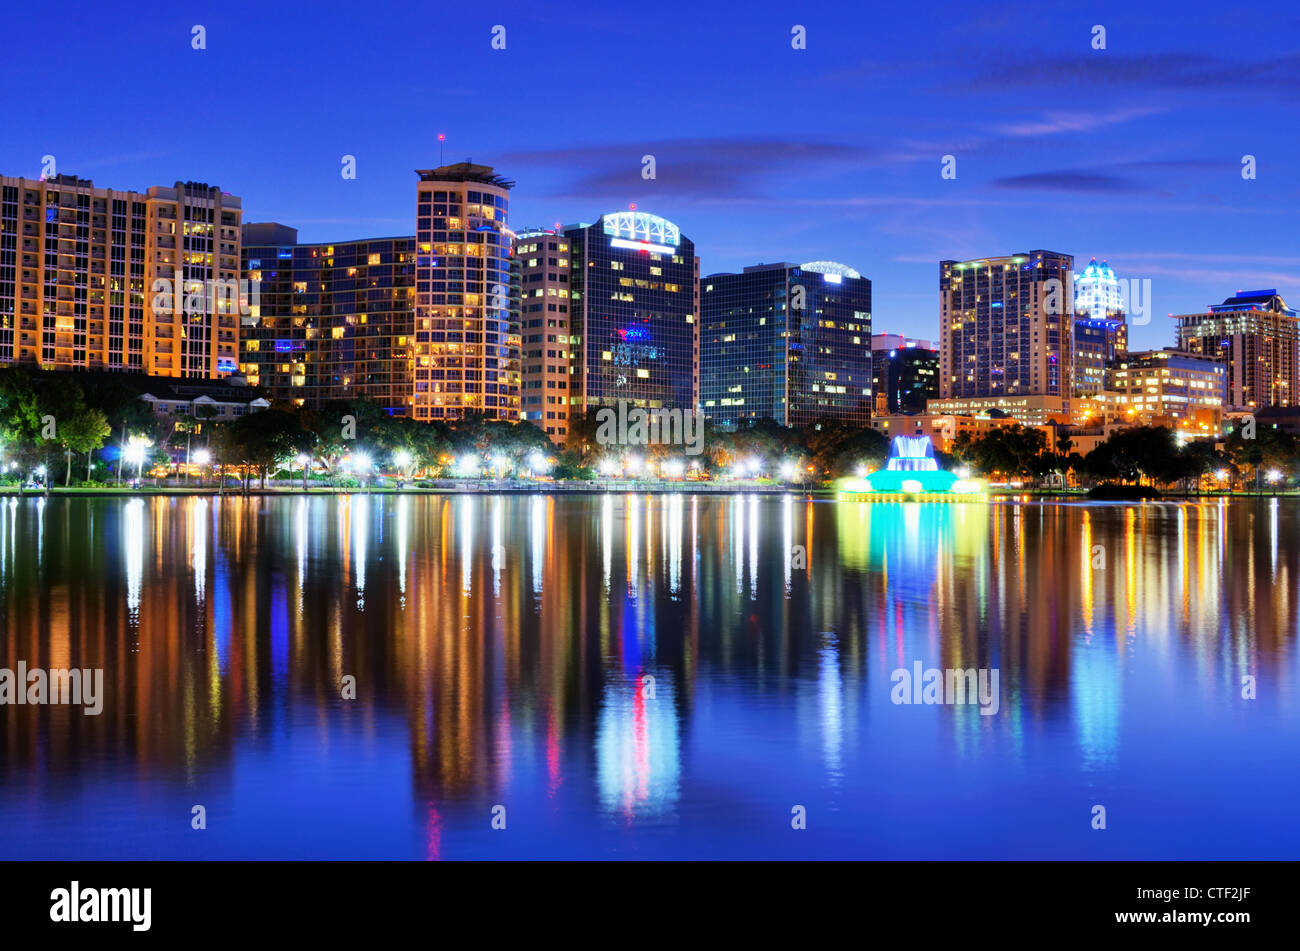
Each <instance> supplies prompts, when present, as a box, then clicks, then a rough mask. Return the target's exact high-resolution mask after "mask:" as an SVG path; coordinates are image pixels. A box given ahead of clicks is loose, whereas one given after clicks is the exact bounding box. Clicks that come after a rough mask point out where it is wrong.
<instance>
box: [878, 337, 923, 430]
mask: <svg viewBox="0 0 1300 951" xmlns="http://www.w3.org/2000/svg"><path fill="white" fill-rule="evenodd" d="M871 391H872V393H873V394H874V395H875V412H876V413H878V414H880V415H891V414H895V413H924V412H925V408H926V403H927V402H928V401H929V400H932V399H936V398H937V397H938V396H939V351H938V349H937V348H936V347H935V346H934V345H933V344H932V343H931V342H930V341H928V340H916V339H913V338H908V337H903V336H901V335H899V334H872V336H871Z"/></svg>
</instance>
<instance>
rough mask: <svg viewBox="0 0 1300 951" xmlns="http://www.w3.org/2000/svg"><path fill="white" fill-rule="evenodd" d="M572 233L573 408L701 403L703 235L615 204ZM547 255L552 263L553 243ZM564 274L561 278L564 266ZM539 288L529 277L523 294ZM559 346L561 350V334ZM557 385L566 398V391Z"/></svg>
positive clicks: (691, 406)
mask: <svg viewBox="0 0 1300 951" xmlns="http://www.w3.org/2000/svg"><path fill="white" fill-rule="evenodd" d="M563 233H564V237H565V239H566V240H567V241H568V244H569V249H570V256H569V260H570V264H569V278H570V284H569V288H570V300H569V327H568V331H569V336H570V338H571V339H572V340H573V342H572V343H571V346H572V347H573V348H574V351H575V355H574V357H573V362H572V366H573V371H574V372H573V373H572V374H571V375H570V379H569V381H568V390H567V393H568V399H569V409H570V413H571V415H574V416H577V417H580V416H582V415H583V414H585V413H586V412H587V410H594V409H598V408H600V407H602V406H609V407H613V406H616V405H617V404H618V403H620V402H626V403H627V404H628V405H629V406H630V407H642V408H645V409H669V410H671V409H681V410H691V411H694V410H696V409H698V407H699V399H700V395H699V394H700V375H699V374H700V337H699V323H698V322H697V321H698V319H699V313H700V293H699V274H700V269H699V261H698V259H697V258H696V257H695V245H694V243H693V242H692V241H691V240H690V239H689V238H687V237H686V236H685V235H683V234H682V233H681V229H679V228H678V227H677V225H675V224H673V223H672V222H671V221H668V220H667V219H666V218H661V217H659V216H658V215H651V214H646V213H645V212H639V211H617V212H611V213H610V214H607V215H602V216H601V217H600V218H599V219H598V220H597V221H596V222H595V223H593V224H576V225H568V226H566V227H565V228H564V229H563ZM532 240H533V239H531V238H530V239H529V242H530V243H531V242H532ZM539 240H540V239H539ZM557 243H558V242H557ZM548 244H549V242H548ZM537 253H540V249H539V252H537ZM546 256H547V259H548V264H547V265H546V267H548V268H549V266H550V265H549V258H550V250H549V248H548V249H547V254H546ZM558 259H559V258H558V250H557V261H558ZM538 266H539V267H540V266H541V265H540V264H539V265H538ZM555 273H556V274H557V278H558V274H559V271H558V265H557V271H556V272H555ZM535 289H536V284H535V283H534V284H525V285H523V292H524V293H529V292H530V291H535ZM557 290H558V285H557ZM546 299H548V300H549V298H546ZM556 299H557V301H558V295H557V298H556ZM528 301H529V303H535V302H536V297H535V296H530V297H529V298H528ZM538 313H540V312H538ZM547 313H549V311H547ZM557 313H558V311H557ZM523 316H525V317H528V316H529V315H528V314H525V315H523ZM556 330H557V334H556V336H557V337H558V336H559V334H558V330H559V328H558V327H557V328H556ZM543 342H544V341H543ZM533 347H534V349H536V345H535V344H534V345H533ZM544 349H547V350H549V349H552V348H551V347H545V348H544ZM554 349H555V350H556V352H557V354H558V352H559V350H560V347H559V344H558V341H557V343H556V346H555V347H554ZM548 359H549V358H548ZM555 359H556V360H559V359H560V358H559V357H558V356H557V357H556V358H555ZM536 362H537V361H536V360H534V361H533V363H534V366H535V365H536ZM532 380H533V381H534V382H535V380H536V377H535V376H534V377H532ZM554 392H555V394H556V396H557V397H558V396H559V395H560V394H561V393H562V392H565V391H562V390H559V389H556V390H554ZM557 406H558V404H557Z"/></svg>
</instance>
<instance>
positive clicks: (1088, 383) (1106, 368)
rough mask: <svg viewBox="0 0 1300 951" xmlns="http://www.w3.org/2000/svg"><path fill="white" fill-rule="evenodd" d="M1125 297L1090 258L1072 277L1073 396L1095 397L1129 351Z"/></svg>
mask: <svg viewBox="0 0 1300 951" xmlns="http://www.w3.org/2000/svg"><path fill="white" fill-rule="evenodd" d="M1124 316H1125V315H1124V295H1123V293H1122V292H1121V289H1120V282H1119V281H1118V280H1116V279H1115V272H1114V271H1112V270H1111V269H1110V265H1108V264H1107V263H1106V262H1105V261H1103V262H1102V263H1101V264H1098V263H1097V259H1096V258H1093V259H1092V260H1091V261H1089V262H1088V266H1087V267H1086V268H1084V269H1083V272H1082V273H1080V274H1076V275H1075V276H1074V392H1073V395H1074V396H1076V397H1095V396H1096V395H1097V394H1099V393H1100V392H1101V391H1102V390H1104V389H1105V388H1106V385H1107V374H1108V373H1110V372H1111V371H1112V370H1113V369H1114V368H1115V366H1116V363H1117V361H1118V360H1119V358H1120V357H1122V356H1123V355H1124V354H1125V353H1126V352H1127V351H1128V324H1127V323H1125V320H1124Z"/></svg>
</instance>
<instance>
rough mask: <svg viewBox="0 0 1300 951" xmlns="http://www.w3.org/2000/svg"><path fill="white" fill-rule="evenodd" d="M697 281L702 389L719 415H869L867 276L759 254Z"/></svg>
mask: <svg viewBox="0 0 1300 951" xmlns="http://www.w3.org/2000/svg"><path fill="white" fill-rule="evenodd" d="M701 283H702V292H701V295H700V299H701V307H702V309H703V314H704V318H703V329H702V331H701V358H700V362H701V373H700V375H701V391H702V399H703V403H704V413H705V416H707V417H708V418H709V419H711V420H712V421H713V422H714V423H715V424H716V425H718V426H720V427H722V428H726V429H733V428H735V427H737V426H739V425H741V424H742V423H743V422H744V421H746V420H755V419H763V418H770V419H774V420H776V421H777V422H779V423H781V424H782V425H785V426H806V425H809V424H811V423H813V422H815V421H816V420H818V419H822V418H830V419H841V420H846V421H848V422H852V423H856V424H858V425H863V426H865V425H866V424H867V423H868V422H869V421H870V419H871V372H872V354H871V281H870V280H868V279H867V278H865V277H863V276H862V275H861V274H859V273H858V272H857V271H856V270H854V269H853V268H851V267H847V266H846V265H843V264H838V263H836V262H833V261H813V262H810V263H808V264H789V263H779V264H757V265H753V266H751V267H747V268H745V269H744V270H743V271H742V272H741V273H739V274H728V273H723V274H710V275H709V276H708V277H706V278H705V279H704V280H703V281H702V282H701Z"/></svg>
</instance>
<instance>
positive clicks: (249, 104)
mask: <svg viewBox="0 0 1300 951" xmlns="http://www.w3.org/2000/svg"><path fill="white" fill-rule="evenodd" d="M722 7H724V5H721V4H719V5H710V4H701V3H677V2H657V3H653V4H642V3H625V4H617V5H614V4H608V3H591V4H582V3H563V4H543V3H530V4H515V3H497V4H488V3H481V4H437V3H427V2H426V3H346V4H341V3H299V2H276V3H257V4H244V3H186V4H176V3H156V4H141V5H140V11H139V12H138V13H137V14H135V15H133V16H129V17H128V16H122V15H120V14H117V13H114V12H112V11H109V10H105V9H103V8H102V7H101V5H100V4H99V3H94V2H76V3H64V4H59V5H58V6H57V8H52V11H53V10H56V11H57V12H46V13H39V12H37V8H33V14H32V16H31V18H30V19H29V20H27V22H26V25H25V27H24V29H25V33H26V38H25V39H23V40H21V41H18V42H14V43H13V44H11V46H10V49H9V55H8V56H6V57H5V58H4V60H3V65H0V117H2V118H0V172H3V173H4V174H8V175H23V176H26V177H29V178H37V177H39V175H40V171H41V161H42V156H43V155H46V154H49V155H53V156H55V159H56V161H57V169H58V171H59V172H62V173H69V174H76V175H80V176H82V177H87V178H92V179H94V181H95V182H96V184H97V185H101V186H107V187H113V188H122V189H127V188H134V189H144V188H146V187H148V186H150V185H163V184H165V185H170V184H171V183H173V182H175V181H176V180H178V179H180V180H186V179H193V180H198V181H207V182H209V183H212V184H216V185H219V186H221V187H222V188H223V189H224V190H226V191H228V192H232V193H234V194H237V195H240V196H241V197H242V198H243V207H244V220H245V221H246V222H247V221H271V220H274V221H279V222H282V223H284V224H288V225H293V226H296V227H298V228H299V231H300V238H301V239H302V240H305V241H317V240H344V239H353V238H360V237H368V236H381V235H400V234H413V233H414V230H415V223H414V203H415V182H416V176H415V174H414V171H413V170H414V169H416V168H430V167H433V166H436V165H437V164H439V152H438V141H437V136H438V134H439V133H444V134H445V135H446V147H445V148H446V151H445V159H446V161H447V162H453V161H460V160H463V159H465V158H471V159H472V160H473V161H475V162H479V163H483V164H489V165H493V166H495V167H496V168H497V169H498V170H499V171H500V172H501V173H502V174H504V175H507V176H508V177H510V178H513V179H514V180H515V181H516V182H517V183H518V184H517V187H516V189H515V191H514V194H513V198H512V202H511V211H510V220H511V225H512V226H513V227H515V228H521V227H524V226H528V225H546V226H550V225H553V224H554V223H555V222H557V221H561V222H566V223H568V222H573V221H579V220H581V221H591V220H594V219H595V218H596V217H598V216H599V215H600V214H602V213H604V212H608V211H613V210H618V209H623V208H626V207H627V206H628V204H629V203H630V202H636V203H637V206H638V208H639V209H640V210H643V211H649V212H653V213H656V214H660V215H663V216H664V217H666V218H669V219H671V220H673V221H674V222H676V223H677V224H679V225H680V226H681V229H682V231H683V233H684V234H686V235H687V236H688V237H690V238H692V239H693V240H694V241H695V244H696V249H697V253H698V254H699V255H700V258H701V273H702V274H706V275H707V274H709V273H713V272H716V271H722V270H733V269H739V268H741V267H743V266H744V265H747V264H754V263H758V262H760V261H780V260H787V261H794V262H801V261H808V260H813V259H833V260H839V261H843V262H844V263H846V264H849V265H851V266H853V267H855V268H857V269H858V270H860V271H862V272H863V274H865V275H866V276H867V277H869V278H871V280H872V282H873V296H874V301H873V314H874V329H875V330H876V331H877V332H901V333H907V334H913V335H916V336H922V337H930V338H933V337H934V336H935V335H936V334H937V330H938V261H939V260H941V259H943V258H954V259H959V260H960V259H965V258H972V257H978V256H986V255H992V254H999V253H1010V252H1016V251H1028V250H1033V249H1036V248H1046V249H1050V250H1056V251H1064V252H1068V253H1072V254H1074V255H1075V258H1076V268H1077V269H1081V268H1082V267H1083V266H1084V265H1085V264H1086V263H1087V261H1088V259H1089V257H1091V256H1094V255H1095V256H1096V257H1097V258H1098V259H1099V260H1100V259H1103V258H1104V259H1107V260H1109V261H1110V263H1111V265H1112V266H1113V267H1114V268H1115V270H1116V273H1117V274H1118V276H1120V277H1122V278H1139V279H1142V278H1149V279H1150V280H1151V282H1152V285H1151V286H1152V295H1153V305H1154V310H1155V312H1156V314H1157V315H1158V316H1156V317H1155V318H1154V319H1153V320H1152V321H1151V323H1150V324H1149V325H1147V326H1141V327H1135V328H1134V329H1133V331H1132V341H1131V343H1132V346H1133V347H1134V348H1135V349H1136V348H1142V347H1159V346H1165V345H1168V344H1170V343H1172V342H1173V341H1172V324H1171V322H1170V321H1169V320H1167V318H1166V317H1165V316H1164V315H1166V314H1169V313H1183V312H1188V311H1195V310H1199V309H1202V308H1203V307H1204V306H1205V305H1206V304H1208V303H1211V302H1217V301H1220V300H1222V299H1223V298H1224V297H1226V296H1228V295H1229V294H1231V293H1232V292H1234V291H1236V290H1237V289H1252V288H1263V287H1276V288H1277V289H1278V290H1279V291H1280V292H1281V293H1282V295H1283V296H1285V297H1287V298H1288V299H1289V302H1290V303H1291V304H1292V305H1293V306H1294V305H1295V304H1296V302H1297V300H1300V246H1298V242H1297V238H1296V232H1297V225H1296V217H1295V211H1296V207H1297V198H1300V172H1298V171H1297V167H1296V165H1297V163H1296V156H1297V154H1300V132H1298V131H1297V129H1298V125H1297V111H1298V110H1297V102H1300V52H1297V50H1298V49H1300V46H1298V44H1297V41H1298V40H1300V13H1297V12H1295V10H1294V8H1291V7H1289V6H1288V5H1283V4H1281V3H1277V4H1262V5H1257V4H1251V5H1249V6H1245V7H1243V6H1232V5H1226V4H1217V3H1216V4H1210V3H1185V2H1184V3H1167V4H1154V3H1142V4H1133V3H1094V4H1087V5H1082V4H1060V5H1055V4H1050V3H1044V4H1037V5H1027V4H1002V5H981V4H971V3H961V4H955V3H954V4H921V5H918V4H889V5H883V4H847V3H843V4H817V3H800V4H791V3H764V2H751V3H746V4H743V5H732V4H728V5H725V8H723V9H718V8H722ZM194 24H202V25H203V26H204V27H206V30H207V49H206V50H204V51H195V50H193V49H191V45H190V40H191V27H192V26H193V25H194ZM497 24H500V25H502V26H504V27H505V28H506V49H505V50H504V51H496V50H493V49H492V48H491V39H492V28H493V27H494V26H495V25H497ZM796 24H799V25H802V26H804V27H806V29H807V49H806V50H801V51H796V50H794V49H792V48H791V29H792V27H793V26H794V25H796ZM1094 24H1100V25H1103V26H1105V28H1106V31H1107V35H1106V46H1107V48H1106V49H1105V50H1104V51H1098V50H1094V49H1092V45H1091V44H1092V27H1093V26H1094ZM645 154H652V155H654V156H655V159H656V163H657V175H658V177H657V179H656V180H654V181H644V180H642V178H641V167H642V166H641V157H642V156H643V155H645ZM946 154H950V155H954V156H955V157H956V159H957V166H956V170H957V177H956V179H955V180H951V181H946V180H944V179H943V178H941V176H940V165H941V159H942V157H943V156H944V155H946ZM1247 154H1250V155H1253V156H1255V157H1256V159H1257V162H1258V177H1257V179H1256V180H1254V181H1246V180H1243V177H1242V174H1241V168H1242V156H1243V155H1247ZM344 155H354V156H356V160H357V178H356V179H355V180H344V179H343V178H342V176H341V175H340V169H341V158H342V156H344Z"/></svg>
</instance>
